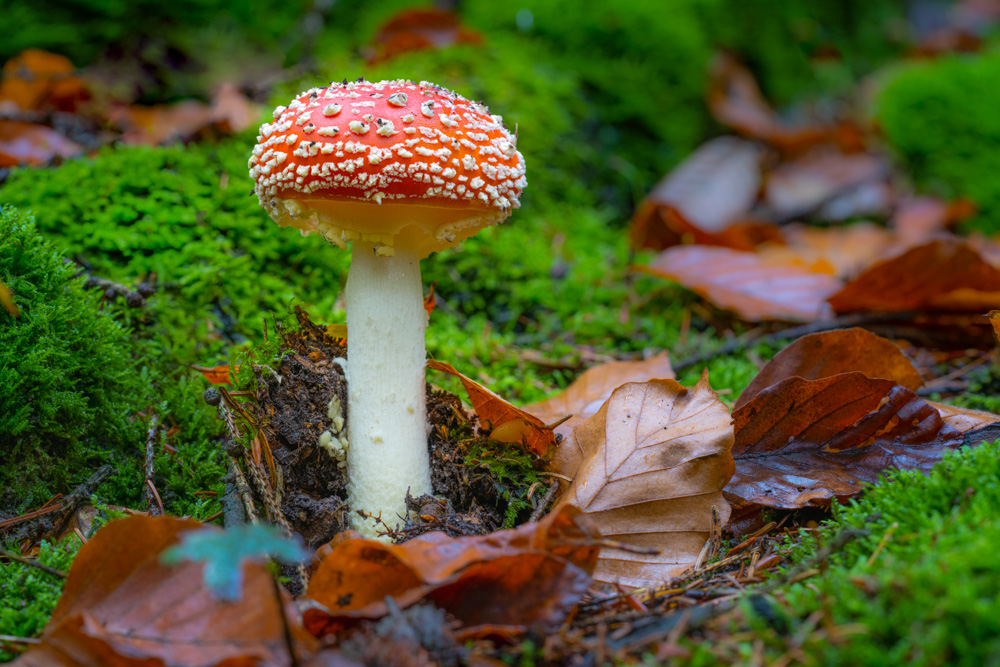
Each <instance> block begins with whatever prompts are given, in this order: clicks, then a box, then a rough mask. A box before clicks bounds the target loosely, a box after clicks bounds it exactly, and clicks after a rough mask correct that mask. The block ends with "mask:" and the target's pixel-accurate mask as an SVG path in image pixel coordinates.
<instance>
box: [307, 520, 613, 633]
mask: <svg viewBox="0 0 1000 667" xmlns="http://www.w3.org/2000/svg"><path fill="white" fill-rule="evenodd" d="M588 526H589V522H587V521H586V520H585V519H584V518H582V517H581V516H580V511H579V510H578V509H576V508H575V507H565V508H563V509H562V510H560V511H558V512H552V513H551V514H549V515H548V516H546V517H545V518H543V519H542V520H541V521H539V522H538V523H529V524H525V525H523V526H520V527H518V528H515V529H513V530H505V531H500V532H496V533H491V534H489V535H477V536H474V537H459V538H451V537H448V536H447V535H445V534H444V533H439V532H435V533H428V534H426V535H421V536H420V537H417V538H415V539H412V540H410V541H408V542H404V543H402V544H384V543H382V542H378V541H375V540H368V539H364V538H361V537H359V536H358V535H357V533H344V534H342V535H341V536H339V537H337V538H336V539H334V541H333V542H331V543H330V544H329V545H328V546H326V547H321V549H320V552H318V554H317V555H318V556H320V555H321V554H322V555H321V556H320V557H321V558H322V560H321V562H320V563H319V566H318V567H317V568H316V571H315V572H314V573H313V575H312V577H311V578H310V580H309V588H308V590H307V591H306V594H305V597H306V598H307V599H308V602H309V603H311V604H312V606H311V607H310V608H307V609H306V611H305V613H304V621H305V624H306V627H307V628H308V629H309V630H310V631H311V632H313V633H314V634H315V635H317V636H322V635H327V634H335V633H337V632H339V631H341V630H343V629H345V628H348V627H351V626H353V625H355V624H357V623H358V622H359V621H360V620H362V619H376V618H381V617H382V616H385V615H386V614H388V612H389V609H388V607H387V606H386V603H385V598H386V597H392V598H393V600H394V601H395V603H396V604H397V605H399V607H400V608H406V607H409V606H410V605H412V604H414V603H416V602H418V601H420V600H428V601H430V602H432V603H434V604H435V605H437V606H438V607H441V608H443V609H444V610H445V611H447V612H448V613H450V614H452V615H453V616H455V617H456V618H457V619H458V620H459V621H460V622H461V623H462V624H463V625H464V626H465V630H466V631H468V632H474V631H475V630H476V628H477V627H484V626H485V627H490V626H501V629H506V630H508V631H511V630H514V631H519V632H520V631H524V630H526V629H528V628H529V627H535V628H540V629H545V628H554V627H557V626H558V625H559V624H560V623H561V622H562V621H563V620H564V619H565V617H566V614H567V613H568V612H569V610H570V609H571V608H572V607H573V605H575V604H576V603H577V602H579V601H580V599H581V598H582V597H583V595H584V593H585V592H586V590H587V587H588V586H589V584H590V581H591V579H590V573H591V572H592V571H593V568H594V563H595V561H596V559H597V552H598V549H599V547H598V546H597V541H596V538H597V536H596V533H595V532H593V531H592V530H591V529H589V528H588Z"/></svg>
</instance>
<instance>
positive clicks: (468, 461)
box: [465, 439, 551, 528]
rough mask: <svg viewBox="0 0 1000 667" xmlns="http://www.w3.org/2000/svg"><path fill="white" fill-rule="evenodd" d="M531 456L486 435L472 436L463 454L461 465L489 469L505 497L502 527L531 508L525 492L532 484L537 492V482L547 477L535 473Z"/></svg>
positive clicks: (521, 518) (498, 488) (516, 520)
mask: <svg viewBox="0 0 1000 667" xmlns="http://www.w3.org/2000/svg"><path fill="white" fill-rule="evenodd" d="M535 460H536V459H535V457H534V456H532V455H531V454H528V453H525V452H522V451H519V450H518V449H517V446H516V445H508V444H503V443H498V442H495V441H493V440H487V439H479V440H476V441H475V442H474V443H473V444H472V446H471V447H470V448H469V451H468V453H467V454H466V455H465V465H467V466H475V467H479V468H485V469H486V470H488V471H489V473H490V476H491V477H492V478H493V483H494V484H495V485H496V489H497V491H499V493H500V496H501V497H502V498H503V499H504V500H506V501H507V509H506V510H505V512H506V514H505V516H504V526H503V527H504V528H513V527H514V526H515V525H516V524H517V523H518V521H523V520H524V519H526V518H527V516H526V513H528V511H529V510H531V508H532V505H531V501H530V500H529V499H528V494H529V493H531V491H532V488H533V487H534V488H535V491H536V492H537V488H538V486H541V485H544V484H545V483H546V482H547V481H549V480H548V479H547V478H544V477H541V476H540V475H539V474H538V470H537V469H536V468H535ZM550 483H551V482H550Z"/></svg>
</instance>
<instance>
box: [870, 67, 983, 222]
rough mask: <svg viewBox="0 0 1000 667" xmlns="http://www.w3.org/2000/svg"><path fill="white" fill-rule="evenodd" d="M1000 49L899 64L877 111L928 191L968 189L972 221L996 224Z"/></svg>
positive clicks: (955, 193) (956, 193) (950, 193)
mask: <svg viewBox="0 0 1000 667" xmlns="http://www.w3.org/2000/svg"><path fill="white" fill-rule="evenodd" d="M998 78H1000V51H997V50H993V51H989V52H987V53H984V54H982V55H979V56H949V57H944V58H940V59H938V60H934V61H931V62H927V63H919V64H914V65H911V66H909V67H905V68H903V69H901V70H900V71H899V72H898V73H896V74H895V76H893V77H892V78H891V80H890V81H889V82H888V84H887V85H885V87H884V89H883V90H882V92H881V94H880V95H879V97H878V100H877V109H876V114H877V117H878V121H879V123H880V124H881V125H882V128H883V129H884V131H885V136H886V138H887V139H888V141H889V143H890V144H891V146H892V148H893V149H895V151H896V152H897V153H898V155H899V156H900V158H901V159H902V160H903V161H904V162H905V164H906V167H907V168H908V170H909V172H910V174H912V176H913V178H914V180H915V181H916V183H917V184H918V185H919V186H920V188H921V189H923V190H924V191H926V192H929V193H933V194H937V195H940V196H944V197H969V198H971V199H972V200H973V201H974V202H975V203H976V205H977V206H978V207H979V215H978V216H976V218H975V219H974V220H972V221H970V223H969V224H968V227H969V228H973V229H978V230H981V231H984V232H995V231H997V230H1000V184H998V183H997V180H996V178H995V176H994V175H995V174H996V173H997V172H998V171H1000V153H998V152H997V151H996V149H995V147H996V146H997V144H998V143H1000V115H998V114H997V113H996V109H997V108H998V105H1000V89H998V88H997V85H996V82H997V80H998Z"/></svg>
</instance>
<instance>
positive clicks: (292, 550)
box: [160, 523, 306, 602]
mask: <svg viewBox="0 0 1000 667" xmlns="http://www.w3.org/2000/svg"><path fill="white" fill-rule="evenodd" d="M268 557H270V558H273V559H274V560H276V561H279V562H281V563H285V564H286V565H293V564H295V563H301V562H302V561H303V560H305V558H306V551H305V548H304V547H303V546H302V542H301V540H300V539H299V538H298V537H297V536H295V537H288V536H286V535H283V534H282V533H281V531H280V530H278V528H276V527H274V526H271V525H268V524H262V523H258V524H244V525H242V526H237V527H235V528H230V529H228V530H226V531H219V530H216V529H214V528H210V527H206V528H199V529H198V530H191V531H188V532H186V533H183V534H182V535H181V542H180V544H175V545H174V546H172V547H170V548H169V549H166V550H165V551H164V552H163V553H162V554H160V562H161V563H163V564H164V565H176V564H178V563H180V562H182V561H192V562H199V561H200V562H203V563H204V564H205V573H204V578H205V585H206V586H208V588H209V590H210V591H211V593H212V595H213V596H215V597H216V598H218V599H219V600H224V601H226V602H238V601H239V599H240V597H242V594H243V562H244V561H247V560H263V559H264V558H268Z"/></svg>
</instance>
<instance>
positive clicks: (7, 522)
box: [0, 503, 62, 529]
mask: <svg viewBox="0 0 1000 667" xmlns="http://www.w3.org/2000/svg"><path fill="white" fill-rule="evenodd" d="M60 509H62V503H56V504H55V505H49V506H48V507H43V508H42V509H39V510H35V511H34V512H28V513H27V514H22V515H21V516H16V517H14V518H13V519H4V520H3V521H0V529H2V528H8V527H10V526H16V525H17V524H19V523H24V522H25V521H31V520H32V519H37V518H38V517H40V516H45V515H46V514H52V513H53V512H58V511H59V510H60Z"/></svg>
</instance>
